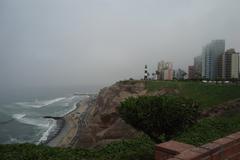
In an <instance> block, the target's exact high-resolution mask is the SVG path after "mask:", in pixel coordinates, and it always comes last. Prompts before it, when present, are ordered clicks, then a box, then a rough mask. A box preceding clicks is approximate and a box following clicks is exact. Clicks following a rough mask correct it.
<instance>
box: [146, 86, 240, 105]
mask: <svg viewBox="0 0 240 160" xmlns="http://www.w3.org/2000/svg"><path fill="white" fill-rule="evenodd" d="M146 88H147V89H148V91H149V92H153V91H157V90H159V89H161V88H175V89H178V90H179V91H180V95H181V96H185V97H188V98H193V99H195V100H197V101H198V102H199V103H200V104H201V106H202V108H209V107H212V106H214V105H217V104H221V103H223V102H226V101H229V100H233V99H236V98H240V86H239V85H238V86H236V85H220V84H204V83H201V82H193V81H147V82H146Z"/></svg>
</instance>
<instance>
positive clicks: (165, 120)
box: [119, 96, 199, 142]
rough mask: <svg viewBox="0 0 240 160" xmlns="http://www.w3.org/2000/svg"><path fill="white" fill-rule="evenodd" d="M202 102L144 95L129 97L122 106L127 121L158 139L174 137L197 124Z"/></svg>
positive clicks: (156, 140) (155, 139) (121, 109)
mask: <svg viewBox="0 0 240 160" xmlns="http://www.w3.org/2000/svg"><path fill="white" fill-rule="evenodd" d="M198 108H199V106H198V104H197V103H195V102H194V101H193V100H191V99H186V98H183V97H176V96H160V97H159V96H142V97H138V98H133V97H131V98H128V99H127V100H125V101H124V102H122V103H121V106H120V107H119V113H120V116H121V117H122V118H123V119H124V120H125V121H126V123H128V124H130V125H132V126H133V127H135V128H136V129H138V130H141V131H143V132H144V133H146V134H147V135H149V136H150V137H151V138H152V139H153V140H154V141H155V142H161V141H162V136H164V137H165V138H166V140H169V139H171V138H172V137H174V136H175V135H176V134H177V133H178V132H180V131H182V130H183V129H185V128H186V127H188V126H190V125H192V124H194V123H195V122H196V120H197V118H198V116H199V112H198Z"/></svg>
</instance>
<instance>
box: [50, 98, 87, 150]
mask: <svg viewBox="0 0 240 160" xmlns="http://www.w3.org/2000/svg"><path fill="white" fill-rule="evenodd" d="M90 99H91V98H86V99H84V100H82V101H81V102H79V103H78V104H76V105H77V107H76V109H75V110H73V111H72V112H70V113H68V114H67V115H65V116H64V117H63V121H64V123H62V124H63V126H61V127H62V128H61V130H60V132H59V133H58V134H57V135H56V136H55V137H54V138H53V139H52V140H51V141H49V142H48V143H47V145H48V146H51V147H71V146H72V141H73V139H74V137H76V134H77V132H78V128H79V120H80V118H79V117H80V116H81V114H83V113H84V112H85V111H86V109H87V108H88V103H89V101H90Z"/></svg>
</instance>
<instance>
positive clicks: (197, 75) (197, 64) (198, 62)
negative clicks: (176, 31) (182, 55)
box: [194, 56, 202, 79]
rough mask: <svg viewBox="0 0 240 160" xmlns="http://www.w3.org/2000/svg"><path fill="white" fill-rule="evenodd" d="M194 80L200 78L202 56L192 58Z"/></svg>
mask: <svg viewBox="0 0 240 160" xmlns="http://www.w3.org/2000/svg"><path fill="white" fill-rule="evenodd" d="M194 69H195V75H194V79H200V78H201V77H202V56H197V57H194Z"/></svg>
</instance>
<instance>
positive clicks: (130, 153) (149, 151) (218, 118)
mask: <svg viewBox="0 0 240 160" xmlns="http://www.w3.org/2000/svg"><path fill="white" fill-rule="evenodd" d="M140 83H141V85H138V84H140ZM144 83H145V86H144V85H142V84H144ZM166 88H168V89H169V88H170V89H174V90H173V91H174V94H175V93H177V94H175V95H181V96H184V97H187V98H191V99H194V100H197V101H198V102H200V104H201V109H202V111H204V110H209V108H213V109H218V107H219V104H222V103H223V102H226V101H229V100H233V99H236V98H240V86H235V85H216V84H203V83H200V82H179V81H172V82H170V81H164V82H163V81H146V82H144V81H124V82H121V83H119V84H115V85H114V87H109V88H108V89H105V90H103V91H102V92H103V93H102V94H101V96H100V97H99V98H98V102H101V103H99V104H101V105H102V106H104V107H102V108H100V109H99V108H98V109H99V110H98V112H96V115H99V117H97V118H96V117H94V118H95V119H96V120H98V121H99V119H103V120H105V119H106V118H104V116H105V115H114V117H113V118H115V119H119V117H117V118H116V117H115V116H116V115H117V114H116V111H117V110H115V107H116V106H118V104H119V103H118V102H119V101H122V100H123V99H126V98H128V97H130V96H134V97H137V96H142V95H144V94H145V93H146V95H152V94H153V95H154V93H155V92H159V91H160V90H162V89H163V90H164V89H166ZM146 90H147V91H146ZM145 91H146V92H145ZM176 91H178V92H176ZM113 93H114V94H113ZM139 93H141V94H139ZM162 93H164V94H165V92H161V94H162ZM157 95H159V94H157ZM146 102H148V100H146ZM163 102H165V100H163ZM124 103H126V102H123V104H124ZM171 103H174V102H171ZM234 103H235V102H234ZM239 104H240V102H239V101H236V104H235V105H233V106H234V107H225V105H224V107H225V109H226V110H227V112H226V110H225V109H224V110H223V111H224V114H214V116H211V117H204V118H203V119H201V120H199V121H197V122H196V123H195V124H193V125H188V124H187V125H186V126H187V127H183V128H184V129H183V130H181V129H180V130H179V131H181V132H177V133H176V134H173V135H172V136H171V138H173V139H175V140H177V141H181V142H185V143H189V144H193V145H201V144H204V143H207V142H209V141H212V140H214V139H217V138H220V137H223V136H226V135H228V134H231V133H233V132H236V131H239V130H240V113H239V109H238V108H239ZM126 105H128V104H126ZM145 106H150V107H148V109H151V108H152V106H153V104H152V102H151V103H147V104H146V105H145ZM165 106H166V105H165ZM168 106H169V105H168ZM189 106H190V105H189ZM175 107H176V106H175ZM159 108H162V107H159ZM165 108H168V107H165ZM170 108H171V106H170ZM170 108H169V110H168V109H166V110H165V111H166V112H167V113H171V115H173V116H176V117H178V119H177V120H176V119H175V118H176V117H175V118H174V117H173V119H175V120H176V121H177V122H178V120H181V119H180V117H181V115H182V114H183V113H184V114H185V111H183V113H182V112H181V110H177V111H178V112H177V114H176V113H172V111H170ZM173 108H174V106H173ZM187 108H188V107H187ZM220 108H221V106H220ZM229 108H230V110H229ZM135 109H136V108H135ZM145 109H146V108H145ZM148 109H146V111H147V112H151V114H147V115H146V116H148V115H150V116H153V115H154V116H155V117H154V118H155V119H154V120H156V121H157V122H159V123H160V122H161V123H162V124H165V123H166V122H168V119H166V120H165V119H164V120H163V121H158V119H156V118H159V119H161V118H162V115H159V114H158V113H157V112H159V111H158V110H148ZM155 109H156V108H155ZM124 112H127V110H126V111H124ZM191 112H192V111H190V113H191ZM214 112H215V111H214ZM100 113H101V114H100ZM113 113H114V114H113ZM220 113H223V112H220ZM129 114H135V113H129ZM103 115H104V116H103ZM177 115H178V116H177ZM193 115H194V114H193ZM208 115H211V114H208ZM132 116H133V117H132V118H134V115H132ZM163 116H164V115H163ZM105 117H106V116H105ZM181 118H182V117H181ZM115 119H110V122H111V123H106V122H105V123H104V124H105V125H104V126H107V127H108V128H109V127H112V126H114V129H113V130H116V129H115V128H116V127H119V126H123V124H125V123H124V122H121V124H122V125H119V123H115V121H116V120H115ZM190 119H191V118H190ZM113 120H115V121H113ZM192 120H195V119H192ZM143 121H145V119H144V120H143ZM143 121H142V122H143ZM113 122H114V123H113ZM147 122H148V121H147ZM177 122H176V123H177ZM148 123H150V121H149V122H148ZM93 124H98V123H93ZM101 124H102V123H101ZM183 124H185V123H183ZM95 126H99V125H95ZM145 126H146V127H147V128H150V129H151V127H152V129H153V127H156V126H151V125H145ZM145 126H144V127H145ZM171 127H172V126H171ZM106 129H107V128H106ZM118 129H119V131H120V130H121V129H122V128H118ZM122 130H123V129H122ZM123 131H124V133H125V132H127V131H126V130H123ZM87 133H88V132H87ZM104 133H105V132H104ZM115 134H116V133H115ZM87 135H92V134H87ZM107 135H108V134H107ZM112 135H113V134H112V132H109V137H111V136H112ZM116 135H119V134H116ZM97 138H99V137H97ZM158 138H159V137H158ZM160 138H162V137H160ZM84 139H86V138H84ZM103 140H104V139H103ZM161 140H163V139H161ZM0 157H1V158H0V159H7V160H33V159H34V160H65V159H67V160H143V159H144V160H145V159H149V160H153V159H154V142H153V141H152V140H151V139H150V138H148V136H146V135H143V136H141V137H137V138H134V139H131V140H120V141H118V142H114V143H111V144H109V145H107V146H105V147H103V148H100V149H68V148H66V149H64V148H51V147H47V146H44V145H40V146H36V145H33V144H12V145H0Z"/></svg>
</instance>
